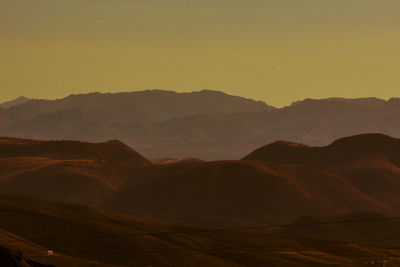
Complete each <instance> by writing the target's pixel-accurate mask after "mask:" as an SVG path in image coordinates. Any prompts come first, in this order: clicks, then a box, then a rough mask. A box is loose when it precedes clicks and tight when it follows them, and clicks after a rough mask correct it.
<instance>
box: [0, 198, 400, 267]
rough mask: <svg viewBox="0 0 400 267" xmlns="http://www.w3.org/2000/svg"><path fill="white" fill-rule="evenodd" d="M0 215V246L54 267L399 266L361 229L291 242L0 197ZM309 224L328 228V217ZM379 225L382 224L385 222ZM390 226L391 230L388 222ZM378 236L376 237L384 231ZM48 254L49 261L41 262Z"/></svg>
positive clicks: (385, 246)
mask: <svg viewBox="0 0 400 267" xmlns="http://www.w3.org/2000/svg"><path fill="white" fill-rule="evenodd" d="M0 212H1V213H2V218H3V219H2V220H1V221H0V228H2V229H4V230H1V231H0V244H11V245H12V246H14V247H15V246H20V247H22V249H21V250H22V251H23V252H24V255H25V254H26V255H27V256H28V257H31V258H32V259H34V260H35V261H38V262H42V263H47V264H57V265H56V266H68V265H66V264H68V263H69V264H76V265H74V266H91V265H89V264H92V266H103V264H104V265H107V266H108V264H110V265H111V264H116V265H121V266H148V265H151V266H157V267H158V266H193V267H194V266H264V265H265V264H266V263H268V265H270V266H282V265H285V266H321V265H340V266H364V264H365V261H367V260H371V259H375V258H377V259H385V260H387V261H388V262H390V263H393V264H398V263H399V260H398V252H396V251H395V250H393V249H392V248H393V247H395V246H398V241H395V240H392V241H391V243H379V242H370V243H364V242H363V241H362V240H364V239H363V238H364V237H365V236H364V234H363V231H362V230H357V232H358V233H359V236H358V238H357V239H353V240H351V241H350V240H349V241H348V242H343V239H336V238H335V237H333V238H332V237H329V238H328V237H326V236H323V235H321V236H320V237H316V236H315V235H316V234H318V233H319V231H320V228H318V227H323V225H322V226H320V225H318V224H317V225H315V230H313V231H312V232H310V233H307V232H304V233H303V232H300V233H302V234H299V235H298V236H297V233H293V234H290V235H289V234H288V232H287V231H286V230H285V229H286V227H285V226H283V225H282V226H278V227H270V226H268V225H253V226H245V227H237V228H214V229H210V228H199V227H193V226H191V225H188V224H186V223H184V222H181V221H179V220H177V219H176V218H162V219H161V218H154V217H149V216H146V215H140V214H120V213H107V212H104V211H101V210H98V209H94V208H90V207H87V206H83V205H76V204H65V203H60V202H53V201H49V200H46V199H42V198H37V197H27V196H21V195H13V194H6V193H2V192H0ZM374 216H380V218H385V217H382V216H381V215H374ZM350 217H351V218H353V219H354V218H358V217H357V216H355V215H352V216H350ZM361 218H365V216H364V217H361ZM374 218H376V217H374ZM333 219H335V218H333ZM299 220H301V221H304V219H299ZM315 220H320V221H321V220H322V221H324V222H331V221H330V220H332V218H321V217H320V218H319V219H316V218H314V219H313V222H314V221H315ZM296 224H297V225H296ZM350 224H351V226H348V225H349V223H347V224H343V223H339V224H337V223H334V225H335V227H336V228H338V229H340V230H341V231H342V232H343V233H346V231H347V230H346V229H348V228H349V227H350V229H351V228H352V229H358V228H357V224H358V225H360V224H362V223H354V222H351V223H350ZM363 224H367V222H363ZM381 225H384V226H385V224H384V222H381ZM390 225H391V226H393V227H395V222H391V224H390ZM296 227H300V228H299V229H301V228H303V227H304V225H303V226H302V225H300V224H299V223H298V222H296V221H295V222H293V223H292V224H290V229H292V231H295V229H296ZM308 227H310V226H308ZM300 231H301V230H300ZM382 231H383V235H384V234H385V232H387V230H382ZM364 233H365V232H364ZM307 235H309V236H307ZM349 237H352V238H354V235H349ZM341 238H343V236H342V237H341ZM358 240H359V241H358ZM33 242H34V243H33ZM13 249H14V248H13ZM47 250H52V251H53V252H54V256H52V257H48V256H46V257H43V253H45V252H47Z"/></svg>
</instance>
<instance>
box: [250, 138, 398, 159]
mask: <svg viewBox="0 0 400 267" xmlns="http://www.w3.org/2000/svg"><path fill="white" fill-rule="evenodd" d="M399 151H400V139H397V138H393V137H389V136H387V135H383V134H361V135H355V136H351V137H345V138H341V139H338V140H336V141H334V142H333V143H332V144H330V145H328V146H325V147H310V146H305V145H302V144H296V143H290V142H284V141H277V142H274V143H272V144H269V145H266V146H264V147H261V148H259V149H257V150H255V151H254V152H252V153H250V154H249V155H247V156H246V157H244V158H243V160H260V161H269V162H276V163H287V164H324V165H341V164H349V163H352V162H354V161H357V160H360V159H362V158H365V157H367V156H370V155H377V154H380V155H383V156H385V157H386V158H387V159H388V160H390V161H392V162H393V163H394V164H396V165H397V166H400V152H399Z"/></svg>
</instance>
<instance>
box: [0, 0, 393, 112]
mask: <svg viewBox="0 0 400 267" xmlns="http://www.w3.org/2000/svg"><path fill="white" fill-rule="evenodd" d="M399 14H400V1H399V0H247V1H246V0H0V71H1V75H0V90H1V94H0V101H5V100H9V99H12V98H15V97H17V96H20V95H25V96H29V97H35V98H56V97H62V96H66V95H68V94H71V93H85V92H92V91H102V92H118V91H133V90H143V89H155V88H158V89H168V90H176V91H193V90H199V89H203V88H207V89H216V90H222V91H225V92H228V93H232V94H236V95H241V96H246V97H251V98H255V99H260V100H264V101H266V102H267V103H269V104H272V105H276V106H282V105H286V104H289V103H290V102H292V101H294V100H298V99H303V98H307V97H312V98H323V97H330V96H343V97H363V96H376V97H382V98H389V97H392V96H400V15H399Z"/></svg>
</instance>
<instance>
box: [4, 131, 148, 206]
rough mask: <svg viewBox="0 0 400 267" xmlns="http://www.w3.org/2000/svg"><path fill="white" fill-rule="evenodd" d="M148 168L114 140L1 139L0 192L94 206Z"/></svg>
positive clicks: (139, 158) (132, 152)
mask: <svg viewBox="0 0 400 267" xmlns="http://www.w3.org/2000/svg"><path fill="white" fill-rule="evenodd" d="M151 165H152V164H151V163H150V162H149V161H147V160H146V159H145V158H143V157H142V156H141V155H139V154H138V153H137V152H135V151H134V150H133V149H131V148H130V147H128V146H126V145H124V144H123V143H121V142H119V141H109V142H105V143H99V144H93V143H84V142H75V141H33V140H23V139H13V138H1V139H0V188H1V189H3V190H6V191H9V192H15V193H23V194H34V195H41V196H45V197H49V198H52V199H56V200H63V201H69V202H79V203H87V204H91V205H96V204H99V203H100V202H101V201H102V200H104V199H105V198H107V197H109V196H111V195H112V194H113V193H114V192H116V191H117V190H118V189H119V188H121V187H123V186H124V185H125V184H127V183H130V182H132V181H134V180H135V177H136V172H137V171H138V170H142V169H145V168H146V167H149V166H151Z"/></svg>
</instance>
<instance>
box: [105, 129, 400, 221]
mask: <svg viewBox="0 0 400 267" xmlns="http://www.w3.org/2000/svg"><path fill="white" fill-rule="evenodd" d="M397 145H398V140H397V139H394V138H391V137H388V136H383V135H360V136H354V137H350V138H344V139H340V140H338V141H335V142H334V143H333V144H332V145H330V146H328V147H326V148H311V147H307V146H303V145H297V144H291V143H285V142H278V143H274V144H271V145H267V146H266V147H264V148H261V149H259V150H257V151H256V152H254V153H252V154H250V155H249V156H247V157H246V158H245V160H242V161H217V162H194V163H192V164H186V165H173V166H169V167H168V166H164V167H160V166H158V167H155V168H153V169H152V172H150V173H151V175H149V176H148V177H147V178H146V179H143V182H141V183H134V184H131V185H129V186H127V187H125V188H123V189H121V190H119V191H118V192H117V193H116V194H114V195H113V196H112V197H111V198H110V199H108V200H107V201H105V202H104V204H103V207H104V208H107V209H111V210H120V211H125V210H129V211H140V212H146V213H150V214H154V215H166V216H168V215H174V216H185V215H191V216H195V215H202V216H225V217H230V218H232V217H233V218H239V219H245V220H251V221H257V220H258V221H260V220H261V221H263V220H264V221H265V220H267V221H271V220H280V221H285V220H286V221H287V220H291V219H294V218H296V217H300V216H306V215H309V216H321V215H323V216H329V215H338V214H343V213H348V212H355V211H368V212H380V213H384V214H387V215H398V214H399V213H400V197H399V195H398V192H400V168H399V167H398V165H397V164H398V159H399V156H398V153H399V151H400V149H398V148H397Z"/></svg>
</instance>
